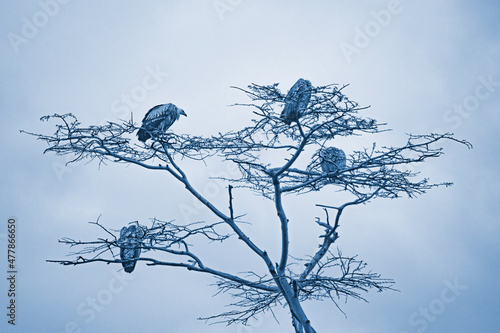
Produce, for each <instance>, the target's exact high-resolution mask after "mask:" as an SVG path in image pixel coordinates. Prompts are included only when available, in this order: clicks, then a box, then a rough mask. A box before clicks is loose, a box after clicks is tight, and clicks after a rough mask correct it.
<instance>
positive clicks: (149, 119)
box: [137, 103, 187, 142]
mask: <svg viewBox="0 0 500 333" xmlns="http://www.w3.org/2000/svg"><path fill="white" fill-rule="evenodd" d="M181 115H183V116H186V117H187V114H186V113H185V112H184V110H183V109H180V108H178V107H177V106H175V105H174V104H172V103H168V104H160V105H157V106H155V107H154V108H152V109H151V110H149V111H148V113H146V115H145V116H144V119H143V120H142V126H141V128H140V129H139V131H138V132H137V136H138V137H139V141H142V142H146V140H147V139H149V138H151V137H153V136H157V135H160V134H163V133H165V132H166V131H167V130H168V129H169V127H170V126H172V124H173V123H174V122H175V121H176V120H179V117H180V116H181Z"/></svg>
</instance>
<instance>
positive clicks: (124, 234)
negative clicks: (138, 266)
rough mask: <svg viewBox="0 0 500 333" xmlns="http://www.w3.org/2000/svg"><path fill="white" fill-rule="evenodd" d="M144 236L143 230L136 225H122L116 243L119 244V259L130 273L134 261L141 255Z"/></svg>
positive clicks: (132, 269)
mask: <svg viewBox="0 0 500 333" xmlns="http://www.w3.org/2000/svg"><path fill="white" fill-rule="evenodd" d="M143 237H144V230H142V228H141V227H139V226H138V225H135V224H133V225H131V226H130V227H128V228H127V227H123V228H122V230H121V231H120V238H119V239H118V245H119V246H120V258H121V260H127V261H125V262H122V266H123V269H124V270H125V272H127V273H132V272H133V271H134V268H135V263H136V262H137V259H139V256H140V255H141V244H142V238H143Z"/></svg>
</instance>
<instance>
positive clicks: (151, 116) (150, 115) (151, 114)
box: [142, 103, 173, 123]
mask: <svg viewBox="0 0 500 333" xmlns="http://www.w3.org/2000/svg"><path fill="white" fill-rule="evenodd" d="M171 105H173V104H170V103H169V104H160V105H157V106H154V107H152V108H151V109H150V110H149V111H148V112H147V113H146V115H145V116H144V119H143V120H142V122H143V123H144V122H148V121H152V120H155V119H157V118H161V117H163V116H164V115H165V113H166V112H169V110H170V106H171Z"/></svg>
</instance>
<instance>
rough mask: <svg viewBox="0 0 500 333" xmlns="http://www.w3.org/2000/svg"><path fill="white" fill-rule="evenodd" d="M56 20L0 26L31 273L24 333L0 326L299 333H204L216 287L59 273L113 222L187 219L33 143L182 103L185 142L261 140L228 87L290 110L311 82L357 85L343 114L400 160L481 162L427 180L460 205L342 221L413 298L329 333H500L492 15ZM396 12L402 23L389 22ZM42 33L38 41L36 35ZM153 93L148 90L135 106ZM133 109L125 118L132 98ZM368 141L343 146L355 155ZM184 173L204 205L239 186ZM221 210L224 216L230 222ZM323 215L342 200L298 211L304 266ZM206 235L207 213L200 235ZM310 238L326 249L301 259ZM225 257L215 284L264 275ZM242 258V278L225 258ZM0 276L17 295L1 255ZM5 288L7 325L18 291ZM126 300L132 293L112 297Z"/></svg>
mask: <svg viewBox="0 0 500 333" xmlns="http://www.w3.org/2000/svg"><path fill="white" fill-rule="evenodd" d="M54 1H55V0H53V1H51V0H42V1H40V2H38V1H23V2H22V3H20V2H9V3H8V4H7V3H6V4H3V10H2V12H1V13H0V18H1V19H0V35H1V36H2V39H1V41H0V55H1V57H2V61H1V62H0V71H1V76H0V109H1V112H2V119H3V121H2V122H1V123H0V130H1V131H0V133H2V134H1V135H2V141H3V144H2V146H1V147H0V153H1V156H3V158H2V163H1V167H0V168H1V171H2V172H1V173H0V180H1V185H2V191H1V194H0V198H1V200H0V202H1V203H0V207H1V218H2V221H3V222H2V224H1V225H0V251H1V252H2V253H4V252H5V251H6V250H5V249H6V242H5V239H4V238H2V237H1V236H2V235H5V232H6V223H4V222H5V221H6V220H7V218H8V217H10V216H14V217H16V218H17V220H18V224H19V230H18V247H19V249H18V251H19V252H18V265H19V271H20V273H19V275H18V277H19V281H18V282H19V297H18V299H17V300H18V318H17V320H18V326H17V327H16V329H12V328H11V327H10V325H7V324H6V316H5V315H2V320H1V321H0V330H1V331H2V332H4V331H6V332H34V331H37V332H64V331H65V327H66V325H68V323H74V324H75V325H76V327H78V328H79V329H81V331H82V332H97V333H99V332H110V331H111V332H114V331H119V330H120V331H122V332H133V331H137V330H144V331H152V332H159V331H165V332H181V333H182V332H208V333H210V332H238V333H241V332H254V333H260V332H291V331H292V330H291V326H290V325H289V322H290V320H289V316H288V313H287V310H283V309H277V312H276V315H277V317H278V318H279V320H280V324H277V323H276V322H275V321H274V320H273V319H272V318H271V317H264V318H261V321H259V322H253V323H252V325H253V326H252V327H251V330H246V331H245V330H243V329H241V328H239V327H238V326H229V327H226V326H223V325H215V326H208V325H206V324H204V323H203V322H201V321H198V320H196V318H197V317H198V316H205V315H210V314H214V313H215V312H217V311H223V310H224V305H225V304H227V303H229V302H230V301H231V299H230V298H229V297H226V296H224V295H223V296H217V297H212V295H213V294H214V293H215V291H216V290H215V289H214V288H213V287H210V286H208V285H209V284H210V283H212V282H213V279H211V278H210V277H209V276H204V275H196V274H193V273H188V272H185V271H183V270H179V269H173V268H149V267H146V266H145V265H143V264H141V263H139V264H138V265H137V267H136V270H135V271H134V273H133V274H132V277H133V280H131V281H122V282H120V281H121V280H119V279H117V277H116V275H115V274H116V271H117V270H118V268H119V267H118V266H107V265H103V264H94V265H83V266H78V267H62V266H58V265H55V264H48V263H46V262H45V260H46V259H54V258H64V256H65V255H66V254H67V251H68V249H67V248H66V247H64V246H62V245H60V244H58V243H57V240H58V239H59V238H61V237H64V236H70V237H75V238H82V239H90V238H92V237H96V236H98V235H99V233H98V230H96V228H93V227H92V226H90V225H88V224H87V223H86V222H88V221H92V220H95V218H96V217H97V216H99V215H100V214H102V217H101V221H103V222H104V223H105V224H106V225H108V226H110V227H111V228H116V229H119V228H121V227H122V226H123V225H124V224H125V223H127V222H128V221H133V220H140V221H143V222H144V223H146V222H147V219H148V218H150V217H158V218H161V219H165V220H170V219H176V220H177V221H182V220H183V218H184V217H183V215H182V213H181V210H180V209H181V208H182V207H185V206H186V205H187V206H193V203H192V199H191V198H190V197H189V196H187V195H186V194H185V193H184V192H183V191H182V187H181V186H180V185H179V184H176V183H175V182H174V181H173V180H171V179H169V178H168V177H165V176H164V175H161V174H156V173H154V172H150V171H145V170H141V169H139V168H137V167H133V166H131V167H128V168H127V167H125V166H124V165H109V166H105V167H101V168H100V169H98V166H97V164H96V163H90V164H79V165H74V166H70V167H67V168H61V167H60V166H61V165H63V164H64V163H65V162H66V160H65V158H64V157H58V156H55V155H53V154H46V155H43V154H42V152H43V149H44V148H45V146H44V144H43V143H42V142H38V141H35V140H34V139H33V138H32V137H29V136H27V135H22V134H20V133H19V130H20V129H25V130H28V131H34V132H44V133H50V132H51V131H52V129H53V124H52V123H40V122H39V120H38V119H39V118H40V117H41V116H43V115H46V114H52V113H55V112H57V113H65V112H73V113H74V114H76V115H77V116H78V118H79V119H80V120H81V121H82V122H83V123H84V124H95V123H100V122H102V121H105V120H114V119H115V118H116V117H127V116H128V115H129V114H130V112H132V113H133V114H134V119H136V120H140V119H141V118H142V116H143V115H144V113H145V112H146V111H147V110H148V109H149V108H150V107H152V106H154V105H157V104H161V103H168V102H172V103H175V104H176V105H178V106H180V107H182V108H183V109H184V110H186V112H187V114H188V115H189V116H188V117H187V118H183V119H182V121H179V122H178V123H176V124H175V125H174V126H175V131H178V132H179V133H182V132H186V133H201V134H213V133H217V132H219V131H224V130H228V129H234V128H237V127H238V126H243V124H245V122H246V121H247V120H248V116H247V115H242V114H243V113H241V112H235V110H232V109H230V108H228V107H227V105H229V104H232V103H235V102H243V101H245V97H244V96H243V95H242V94H240V93H238V92H236V91H234V90H231V89H229V86H232V85H236V86H245V85H247V84H249V83H252V82H254V83H259V84H269V83H273V82H280V87H282V89H283V90H286V89H288V87H290V86H291V85H292V84H293V83H294V82H295V81H296V80H297V79H298V78H299V77H304V78H306V79H309V80H310V81H311V82H312V84H313V85H322V84H329V83H340V84H345V83H348V84H350V85H351V86H350V87H349V88H348V89H347V90H346V93H347V94H348V96H349V97H350V98H351V99H353V100H356V101H358V102H359V103H360V104H361V105H371V108H370V109H369V110H367V111H366V113H365V115H367V116H370V117H373V118H376V119H378V120H379V121H380V122H386V123H388V126H389V127H390V128H393V129H394V131H393V132H391V133H388V134H384V135H383V136H380V138H379V140H380V143H385V144H389V143H390V144H394V145H398V144H403V142H404V133H410V132H411V133H426V132H431V131H435V130H441V131H450V132H454V133H455V134H456V136H457V137H459V138H466V139H468V140H469V141H470V142H471V143H472V144H473V145H474V149H473V150H467V149H466V148H464V147H462V146H459V145H454V144H446V145H445V149H446V154H445V155H444V156H443V157H442V158H441V159H439V160H434V161H430V162H429V163H428V164H426V165H422V166H418V167H417V168H416V169H417V170H418V171H421V172H422V173H423V174H424V175H425V176H429V177H430V178H431V180H434V181H436V182H439V181H453V182H455V185H454V186H453V187H451V188H447V189H445V188H440V189H436V190H434V191H431V192H429V193H427V194H425V195H424V196H422V197H419V198H417V199H414V200H408V199H399V200H378V201H375V202H372V203H369V204H368V205H366V206H363V207H360V208H359V209H353V210H351V211H346V214H345V217H344V218H345V220H344V221H343V223H342V226H341V229H340V235H341V238H340V239H339V241H338V246H339V247H340V249H341V250H342V251H343V252H344V254H348V255H354V254H359V257H360V258H361V259H363V260H366V261H367V262H368V264H369V267H370V268H371V269H373V270H374V271H376V272H379V273H381V274H382V276H384V277H388V278H393V279H395V281H396V282H397V284H396V288H398V289H399V290H401V292H385V293H381V294H379V293H369V294H367V295H366V297H367V299H368V300H369V301H370V303H364V302H360V301H354V300H351V301H349V302H348V303H347V304H345V305H343V310H344V311H345V313H346V314H347V318H345V317H344V316H343V314H342V313H340V312H339V311H338V310H336V308H335V307H334V306H333V304H330V303H327V302H322V303H307V304H306V305H305V308H306V311H307V312H308V314H309V316H310V319H311V321H312V322H313V324H314V326H315V328H316V329H317V330H318V332H369V333H373V332H375V333H377V332H381V333H382V332H383V333H387V332H394V333H402V332H408V333H410V332H497V331H498V327H499V325H500V319H499V317H498V309H499V308H500V301H499V297H498V295H499V294H500V287H499V285H498V281H497V280H498V277H499V276H500V269H499V268H498V266H497V263H498V258H499V256H500V227H499V212H500V209H499V207H498V198H499V197H500V193H499V192H500V191H499V189H498V181H497V177H496V173H497V172H498V171H499V169H498V163H499V162H500V158H499V157H498V154H497V152H498V151H499V148H500V143H499V142H500V141H499V140H498V136H497V132H498V128H499V125H500V122H499V118H500V116H499V113H498V105H499V102H500V70H499V59H500V43H499V42H500V37H499V36H500V29H499V24H498V22H499V19H500V6H499V5H498V4H497V2H495V1H476V2H470V1H439V2H438V1H405V2H401V3H398V2H396V1H378V0H377V1H371V2H370V3H369V4H367V3H365V4H361V3H358V4H352V2H351V1H315V2H305V1H286V2H285V1H262V0H258V1H237V0H232V1H229V0H220V3H224V4H227V6H230V9H231V10H227V11H224V12H221V11H219V12H218V11H217V9H216V7H215V6H214V4H216V3H217V2H215V1H212V0H205V1H169V2H168V3H166V2H164V1H148V2H147V3H138V2H136V1H106V3H101V2H99V1H85V2H76V1H68V2H67V3H65V4H59V5H58V6H57V7H55V6H54V5H53V4H54V3H55V2H54ZM61 2H63V1H61ZM58 3H59V2H58ZM45 4H51V5H50V6H48V5H45ZM44 8H45V9H44ZM387 12H389V13H391V14H390V17H389V16H387V15H383V13H387ZM47 13H49V14H50V15H49V14H47ZM34 23H37V24H38V25H39V27H36V26H35V30H33V29H32V30H30V29H29V25H31V24H34ZM360 31H361V32H363V33H364V34H368V35H367V37H363V36H361V35H360ZM151 73H154V74H151ZM145 80H146V81H145ZM144 82H146V86H147V87H148V89H146V90H145V89H143V90H141V88H140V87H141V86H142V87H144V86H145V85H144V84H145V83H144ZM141 91H146V93H145V94H140V92H141ZM134 93H135V94H136V95H135V97H133V98H132V100H131V101H129V102H127V101H126V97H124V95H131V94H134ZM173 129H174V128H173ZM373 140H374V138H366V139H363V138H362V139H355V140H353V139H349V140H343V141H339V145H340V146H342V147H343V149H344V150H345V151H346V152H349V151H352V150H354V149H359V148H360V147H361V146H362V145H370V144H371V142H372V141H373ZM186 168H187V169H188V170H189V171H191V172H196V174H193V176H192V177H193V178H194V183H195V184H196V185H197V186H198V187H199V188H204V187H205V186H208V185H207V184H210V183H211V182H213V181H212V180H207V177H208V176H211V175H214V174H217V173H220V172H227V168H226V167H225V166H222V165H220V164H218V163H215V162H212V163H209V164H208V166H207V167H206V168H204V169H203V168H200V167H199V166H190V165H186ZM220 193H221V194H220V195H218V196H216V197H215V198H214V200H215V202H217V203H221V205H224V206H225V205H226V204H227V203H226V201H227V198H226V195H225V193H224V192H223V191H221V192H220ZM240 195H241V199H240V201H239V202H238V206H239V210H240V211H241V213H243V212H251V214H250V215H249V219H253V222H254V225H253V228H252V229H251V231H250V233H251V235H252V239H254V240H255V241H256V242H258V243H259V244H262V246H263V247H265V248H267V249H268V250H269V252H270V254H271V255H277V253H278V252H277V250H278V245H276V244H275V243H276V239H277V238H276V236H277V232H278V225H277V224H276V225H262V224H261V223H259V220H262V219H263V218H264V217H266V216H269V214H272V216H274V212H272V210H268V211H266V209H267V208H268V206H269V205H268V203H267V202H262V201H261V200H260V199H255V198H254V197H252V196H250V195H246V194H243V193H242V194H240ZM325 195H326V196H325ZM243 198H244V199H245V200H243ZM327 201H328V191H327V192H326V193H324V194H323V195H321V194H318V195H316V194H315V195H313V196H312V197H311V198H306V197H303V198H300V201H299V200H298V199H295V198H292V197H287V198H286V201H285V205H286V206H287V208H288V209H289V212H290V216H291V221H292V222H293V221H294V220H295V221H298V222H296V223H295V224H293V225H292V229H291V235H292V239H291V242H292V246H295V247H294V248H293V251H296V252H295V253H297V254H303V253H306V251H310V249H314V248H315V246H316V245H315V243H314V241H315V240H316V239H317V238H316V236H317V234H319V233H320V230H316V229H315V227H311V226H310V225H309V224H307V223H311V224H312V221H313V219H314V216H317V215H318V211H317V210H315V209H313V208H312V207H313V204H314V203H318V202H319V203H327ZM298 203H300V205H299V204H298ZM255 206H259V207H260V208H261V209H259V210H256V209H255ZM204 216H206V215H204V211H202V210H199V213H198V214H196V215H193V216H191V218H193V219H203V218H204ZM210 218H211V217H210ZM302 221H304V222H302ZM301 236H306V237H308V239H309V240H311V241H312V242H313V243H307V242H300V241H299V239H300V237H301ZM231 244H232V245H229V248H228V249H227V248H226V249H220V248H215V249H212V248H211V247H203V246H201V250H202V251H204V253H206V254H207V255H209V254H210V255H211V256H210V259H209V260H210V262H211V263H213V264H214V266H215V267H218V268H220V269H226V270H228V271H233V272H237V271H243V270H247V269H248V268H247V267H246V266H245V265H243V263H245V264H246V263H247V262H248V263H249V264H251V265H256V266H258V265H260V263H259V262H258V261H257V260H255V259H253V258H252V256H251V255H247V251H246V250H244V249H242V248H241V247H240V244H238V243H236V242H234V243H231ZM240 251H241V256H242V259H240V260H237V259H236V258H231V257H224V253H238V254H239V253H240ZM1 258H2V259H1V260H0V262H1V266H0V267H1V268H2V276H4V275H3V274H4V271H5V265H4V264H5V255H2V256H1ZM241 261H243V263H242V262H241ZM258 267H260V266H258ZM120 274H121V272H118V275H120ZM0 281H1V282H0V295H1V296H0V302H1V306H2V308H4V305H6V302H7V297H6V290H7V284H6V280H5V279H1V280H0ZM446 281H448V282H446ZM454 282H456V284H459V285H461V286H465V287H466V288H465V289H463V290H460V289H458V290H455V292H456V293H455V294H453V291H452V290H451V289H450V287H449V285H448V283H452V284H453V283H454ZM120 286H122V287H123V288H118V287H120ZM113 288H114V289H113ZM116 288H118V289H120V291H119V292H116V293H112V294H110V293H109V290H111V289H112V290H116ZM450 291H451V292H452V293H450ZM97 295H101V298H102V297H104V296H103V295H112V299H110V300H109V302H108V303H106V304H105V305H103V306H102V308H100V312H99V311H96V312H95V316H92V315H90V313H89V307H88V306H87V305H86V302H87V300H88V299H89V298H92V297H96V296H97ZM443 295H444V296H443ZM453 295H455V296H456V297H454V298H453V301H450V302H448V303H444V301H443V299H444V300H449V299H450V297H452V296H453ZM443 297H444V298H443ZM440 304H445V307H444V308H443V309H440V308H439V306H440ZM428 307H431V308H432V307H434V311H435V312H436V311H437V310H436V309H438V310H439V311H437V312H439V313H434V314H432V313H431V315H432V316H431V317H429V318H432V319H425V315H422V314H421V313H419V311H420V309H424V308H428ZM441 310H442V311H441ZM69 325H71V324H69Z"/></svg>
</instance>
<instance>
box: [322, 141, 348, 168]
mask: <svg viewBox="0 0 500 333" xmlns="http://www.w3.org/2000/svg"><path fill="white" fill-rule="evenodd" d="M319 158H320V163H321V170H322V171H323V173H329V174H331V173H337V172H339V171H342V170H344V169H345V167H346V157H345V153H344V151H343V150H342V149H339V148H335V147H328V148H322V149H321V150H320V151H319Z"/></svg>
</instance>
